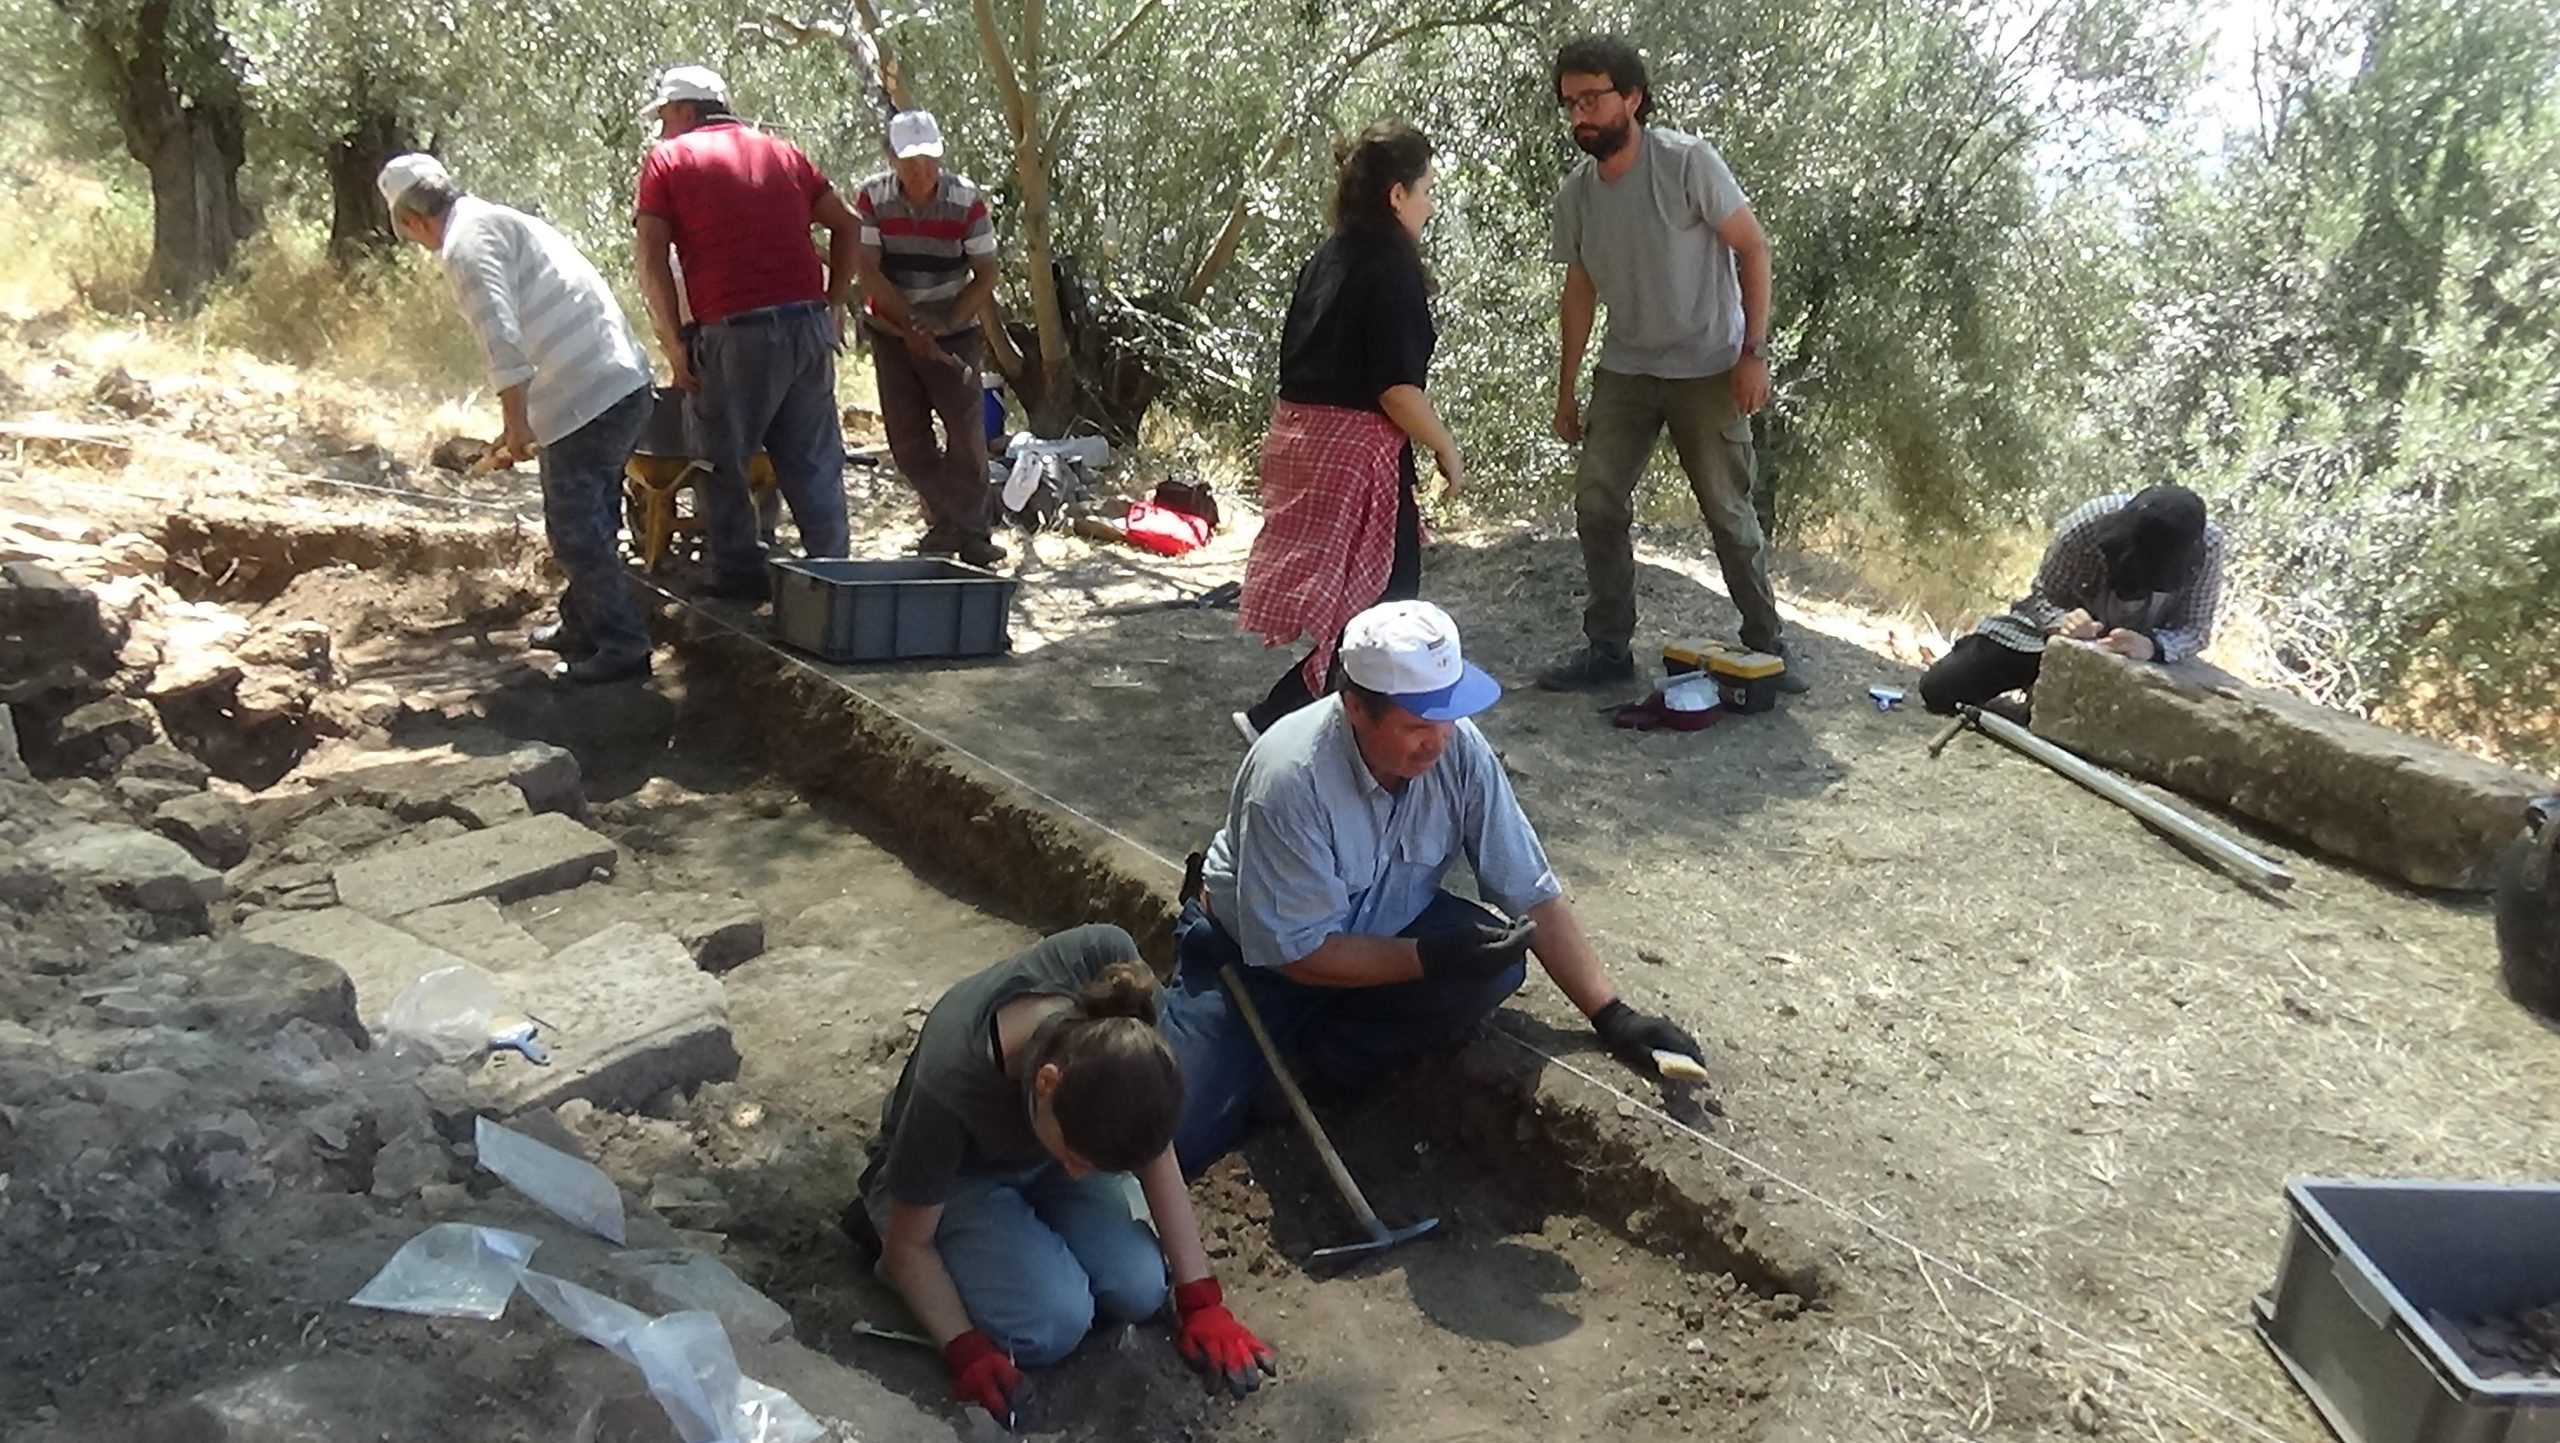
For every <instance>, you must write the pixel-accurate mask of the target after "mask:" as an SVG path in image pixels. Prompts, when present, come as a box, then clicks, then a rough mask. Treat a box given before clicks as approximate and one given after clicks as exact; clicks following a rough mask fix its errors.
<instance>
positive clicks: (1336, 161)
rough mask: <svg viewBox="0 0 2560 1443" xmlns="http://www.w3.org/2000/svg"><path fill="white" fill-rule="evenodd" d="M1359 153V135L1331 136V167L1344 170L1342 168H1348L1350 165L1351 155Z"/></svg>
mask: <svg viewBox="0 0 2560 1443" xmlns="http://www.w3.org/2000/svg"><path fill="white" fill-rule="evenodd" d="M1359 153H1360V137H1359V136H1357V135H1337V136H1335V137H1334V138H1333V168H1334V169H1336V170H1344V169H1347V168H1349V166H1350V164H1351V157H1353V156H1355V155H1358V154H1359Z"/></svg>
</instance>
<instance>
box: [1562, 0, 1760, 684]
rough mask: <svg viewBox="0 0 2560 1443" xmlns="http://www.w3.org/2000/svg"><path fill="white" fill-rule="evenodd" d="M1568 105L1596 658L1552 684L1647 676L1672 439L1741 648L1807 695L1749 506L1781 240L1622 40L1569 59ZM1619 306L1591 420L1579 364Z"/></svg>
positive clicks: (1568, 392) (1579, 494) (1576, 414)
mask: <svg viewBox="0 0 2560 1443" xmlns="http://www.w3.org/2000/svg"><path fill="white" fill-rule="evenodd" d="M1553 78H1554V82H1555V92H1556V101H1557V103H1558V104H1559V105H1561V106H1562V107H1563V109H1564V114H1565V119H1566V121H1567V123H1569V124H1570V125H1571V126H1572V127H1573V143H1574V144H1575V145H1576V146H1578V147H1580V148H1581V149H1582V151H1583V153H1584V154H1586V155H1588V156H1589V157H1590V159H1588V160H1586V161H1584V162H1582V163H1581V164H1579V165H1577V166H1575V167H1574V170H1573V173H1572V174H1571V175H1569V176H1567V177H1566V178H1565V182H1564V187H1563V189H1562V190H1561V191H1560V192H1558V194H1557V196H1556V214H1555V233H1554V242H1553V245H1552V247H1551V250H1550V254H1549V259H1551V260H1554V261H1556V262H1558V263H1560V264H1561V265H1563V266H1564V267H1565V278H1564V302H1563V306H1562V313H1563V323H1564V357H1563V365H1562V366H1561V368H1560V370H1559V373H1558V376H1557V382H1556V417H1555V429H1556V435H1557V437H1558V438H1560V439H1561V440H1563V441H1564V442H1565V443H1566V444H1568V445H1571V444H1574V443H1577V442H1578V443H1580V444H1581V446H1582V457H1581V465H1580V470H1579V474H1578V477H1577V480H1576V486H1575V493H1574V526H1575V530H1577V531H1578V532H1579V533H1580V534H1581V537H1582V563H1583V569H1584V571H1585V573H1586V577H1587V579H1588V582H1589V587H1590V601H1589V603H1588V605H1587V606H1586V607H1585V608H1584V611H1583V616H1582V629H1583V636H1584V644H1583V645H1581V646H1579V647H1576V648H1575V649H1574V650H1572V651H1570V652H1568V653H1566V654H1565V656H1564V657H1563V658H1561V659H1560V660H1558V661H1557V662H1556V663H1555V664H1554V665H1553V666H1550V667H1548V668H1547V670H1546V671H1545V672H1543V673H1541V674H1540V675H1539V677H1538V684H1539V685H1540V686H1543V687H1546V688H1548V689H1549V690H1553V691H1567V690H1577V689H1583V688H1597V687H1608V686H1614V685H1618V684H1620V683H1624V682H1630V681H1633V680H1634V679H1635V675H1636V665H1635V657H1634V654H1633V650H1632V647H1633V642H1634V638H1635V626H1636V597H1635V549H1634V545H1633V543H1632V541H1631V539H1630V537H1629V528H1630V526H1631V525H1632V523H1633V521H1634V516H1635V489H1636V483H1637V482H1638V481H1639V480H1641V479H1642V478H1643V476H1644V469H1645V463H1646V462H1647V461H1649V460H1650V459H1651V458H1652V455H1653V448H1654V443H1655V441H1656V440H1657V439H1658V438H1659V437H1660V436H1661V434H1662V432H1663V430H1664V428H1665V427H1668V428H1669V429H1670V432H1671V445H1672V449H1673V450H1674V451H1675V452H1677V453H1678V455H1679V458H1680V469H1681V470H1682V471H1683V472H1685V473H1687V475H1688V477H1689V489H1690V490H1691V491H1692V492H1694V493H1695V494H1696V495H1697V498H1698V508H1699V510H1700V511H1701V512H1703V513H1704V514H1705V516H1706V522H1707V529H1708V531H1709V532H1710V533H1711V534H1712V535H1713V536H1714V538H1715V549H1716V561H1717V564H1718V565H1720V566H1721V567H1722V568H1723V569H1724V580H1725V589H1726V591H1727V592H1728V593H1729V594H1730V595H1731V596H1732V597H1733V604H1734V607H1735V609H1736V610H1738V611H1739V612H1741V614H1742V628H1741V630H1742V644H1743V645H1744V646H1746V647H1749V648H1750V649H1752V650H1754V651H1764V652H1769V653H1772V654H1775V655H1778V656H1782V657H1788V666H1787V670H1786V671H1785V672H1784V673H1783V674H1782V675H1781V677H1780V679H1779V683H1778V684H1779V686H1780V688H1781V689H1782V690H1786V691H1791V692H1800V691H1803V690H1804V689H1805V681H1804V676H1803V672H1802V670H1801V669H1800V667H1799V666H1798V665H1797V664H1796V662H1795V659H1794V658H1793V657H1789V656H1788V653H1787V649H1786V638H1785V634H1784V627H1783V624H1782V623H1781V622H1780V620H1779V618H1778V601H1777V596H1776V593H1775V592H1774V591H1772V590H1771V588H1770V585H1769V563H1768V541H1767V539H1766V538H1765V537H1764V536H1763V535H1762V534H1761V529H1760V517H1759V513H1758V512H1757V511H1756V510H1754V509H1753V506H1752V500H1751V488H1752V486H1753V483H1754V479H1755V476H1754V473H1755V466H1754V458H1753V452H1752V444H1751V416H1752V413H1753V412H1755V411H1758V410H1759V409H1760V408H1761V407H1762V406H1763V405H1765V404H1767V403H1768V400H1769V238H1768V236H1767V235H1765V234H1764V233H1762V231H1761V229H1760V222H1759V220H1758V218H1757V217H1755V216H1753V215H1752V213H1751V203H1750V200H1749V199H1748V198H1747V197H1746V196H1744V195H1743V193H1742V187H1741V186H1740V185H1739V184H1737V183H1736V182H1735V180H1734V178H1733V172H1732V171H1731V170H1729V169H1727V168H1726V167H1725V163H1724V157H1722V156H1720V155H1718V154H1716V151H1715V147H1713V146H1711V145H1709V144H1707V142H1705V141H1704V140H1701V139H1699V138H1698V137H1696V136H1694V135H1686V134H1683V133H1681V132H1679V131H1676V130H1668V129H1662V128H1658V127H1655V126H1652V125H1649V124H1647V123H1646V122H1647V121H1648V119H1649V118H1650V117H1651V115H1652V114H1653V89H1652V85H1651V83H1650V82H1649V81H1648V80H1647V78H1646V75H1645V68H1644V57H1643V56H1641V55H1639V54H1637V53H1636V49H1635V47H1634V46H1632V45H1629V44H1628V43H1626V42H1625V41H1624V40H1620V39H1616V38H1614V37H1610V36H1589V37H1586V38H1584V39H1580V40H1576V41H1573V42H1572V43H1570V44H1568V45H1566V46H1565V47H1564V49H1563V50H1562V51H1560V52H1558V54H1557V55H1556V63H1555V69H1554V76H1553ZM1603 305H1605V306H1607V307H1608V308H1609V328H1608V333H1607V335H1606V336H1605V337H1603V339H1602V341H1601V346H1600V358H1599V366H1598V368H1597V370H1596V371H1595V373H1594V374H1593V377H1592V381H1591V404H1590V407H1589V409H1588V410H1587V411H1586V410H1585V409H1584V408H1583V406H1582V405H1581V403H1580V401H1579V399H1578V392H1579V390H1580V386H1581V380H1582V362H1583V353H1584V351H1585V349H1586V348H1587V347H1588V345H1589V343H1590V340H1591V327H1592V322H1593V320H1594V318H1595V316H1596V313H1597V311H1598V309H1599V307H1601V306H1603Z"/></svg>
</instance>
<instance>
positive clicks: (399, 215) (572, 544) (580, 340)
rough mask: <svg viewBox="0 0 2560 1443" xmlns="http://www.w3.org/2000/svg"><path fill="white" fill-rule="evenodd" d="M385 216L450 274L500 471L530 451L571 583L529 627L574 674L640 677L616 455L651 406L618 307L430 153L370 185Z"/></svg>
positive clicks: (525, 225) (643, 650) (569, 254)
mask: <svg viewBox="0 0 2560 1443" xmlns="http://www.w3.org/2000/svg"><path fill="white" fill-rule="evenodd" d="M375 183H376V184H377V185H378V186H379V187H380V188H381V190H382V199H383V201H384V203H385V204H387V205H389V206H390V208H391V224H392V226H393V228H394V229H396V230H398V231H399V232H400V234H401V235H402V236H404V237H406V238H408V239H409V240H412V241H415V242H417V243H418V244H419V245H422V246H424V247H426V248H427V250H428V251H430V252H432V253H433V254H434V256H435V258H436V262H437V263H438V264H439V265H441V266H443V267H444V272H445V275H446V277H447V278H448V279H449V280H451V281H452V282H453V297H454V300H455V301H456V303H458V304H459V305H460V306H461V308H462V318H463V320H464V321H465V322H467V323H469V325H470V327H471V333H472V334H473V335H474V336H476V337H477V338H478V339H479V341H480V350H481V354H482V355H483V356H484V357H485V358H486V359H487V361H488V365H489V385H490V388H491V389H493V390H495V391H496V392H497V393H498V408H499V413H500V416H501V418H502V419H501V423H500V431H499V435H498V444H497V446H496V448H495V449H494V450H493V451H492V452H491V454H490V460H491V461H492V462H493V463H495V464H497V465H501V466H507V465H513V464H514V463H516V462H518V461H521V460H524V459H525V458H526V457H528V456H531V457H536V458H537V459H538V462H539V465H540V468H541V472H542V527H543V531H544V534H545V535H546V536H548V537H549V539H550V542H551V556H552V559H553V560H555V561H557V562H559V563H560V569H561V570H562V571H563V572H565V573H567V575H568V578H569V586H568V589H567V590H566V591H564V592H562V593H561V596H560V620H559V621H558V622H556V623H554V624H553V625H550V626H544V627H536V628H534V634H533V642H534V645H536V646H540V647H546V648H549V649H551V650H555V651H558V652H559V653H560V654H561V656H562V660H561V662H560V664H559V665H558V666H556V667H555V668H553V670H552V675H554V676H556V677H558V678H560V679H561V680H564V681H572V682H608V681H627V680H631V679H634V678H638V677H644V676H647V675H648V674H649V625H648V622H647V620H646V619H645V618H644V617H643V616H642V615H641V613H640V604H639V602H638V601H636V600H635V599H633V597H632V595H631V582H630V579H629V578H628V577H627V576H625V575H624V574H623V570H622V556H621V551H620V547H619V545H618V543H619V541H620V539H621V535H622V463H623V462H624V460H626V459H627V458H628V457H629V456H630V455H631V445H632V442H633V441H634V440H635V439H636V438H637V437H638V436H639V434H640V424H641V422H642V421H644V420H646V419H647V417H648V414H649V360H648V357H647V356H645V355H643V354H642V353H641V350H640V343H639V341H638V340H636V339H634V338H633V336H632V334H631V327H630V326H629V325H627V324H625V323H624V321H623V319H622V307H621V305H620V303H619V302H617V301H615V300H614V298H613V292H612V290H611V289H610V288H608V287H607V286H606V285H605V283H604V277H602V276H600V275H598V274H596V268H595V267H594V266H592V265H590V264H588V263H587V258H586V257H585V256H582V255H580V254H578V249H577V247H575V246H573V245H571V244H570V243H569V239H568V237H566V236H564V235H562V234H560V232H558V231H557V230H554V229H552V228H551V227H550V226H549V225H546V224H544V223H543V222H541V221H539V220H536V219H534V218H533V217H532V216H529V215H526V214H524V213H523V212H522V211H518V210H511V209H509V208H508V207H506V206H503V205H493V204H491V203H490V202H488V201H485V200H481V199H479V198H478V197H476V196H471V195H465V194H464V193H463V192H462V191H461V189H460V188H459V187H457V186H455V185H454V183H453V178H452V176H450V175H448V174H447V173H446V171H445V168H444V166H443V165H442V164H441V163H440V162H438V161H437V160H436V158H435V157H434V156H432V155H396V156H393V157H392V158H391V161H390V163H389V164H387V165H385V166H383V168H382V174H381V175H380V176H379V177H378V178H377V180H376V182H375Z"/></svg>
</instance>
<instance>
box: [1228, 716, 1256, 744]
mask: <svg viewBox="0 0 2560 1443" xmlns="http://www.w3.org/2000/svg"><path fill="white" fill-rule="evenodd" d="M1227 720H1228V721H1231V722H1233V723H1235V727H1236V735H1237V736H1240V737H1242V738H1244V744H1245V745H1246V746H1252V745H1253V744H1254V743H1255V742H1258V741H1260V740H1262V728H1260V727H1258V726H1255V725H1254V724H1253V718H1251V717H1249V716H1246V715H1245V714H1244V713H1243V712H1240V711H1231V712H1229V713H1227Z"/></svg>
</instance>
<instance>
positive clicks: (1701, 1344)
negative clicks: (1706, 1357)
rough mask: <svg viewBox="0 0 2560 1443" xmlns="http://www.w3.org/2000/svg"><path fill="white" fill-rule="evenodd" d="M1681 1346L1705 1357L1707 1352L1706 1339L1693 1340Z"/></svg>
mask: <svg viewBox="0 0 2560 1443" xmlns="http://www.w3.org/2000/svg"><path fill="white" fill-rule="evenodd" d="M1680 1346H1682V1347H1684V1348H1686V1349H1688V1350H1689V1351H1690V1352H1692V1353H1697V1354H1701V1355H1703V1354H1704V1353H1705V1352H1706V1351H1707V1340H1706V1339H1704V1338H1691V1339H1690V1340H1689V1341H1688V1342H1686V1343H1683V1344H1681V1345H1680Z"/></svg>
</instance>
